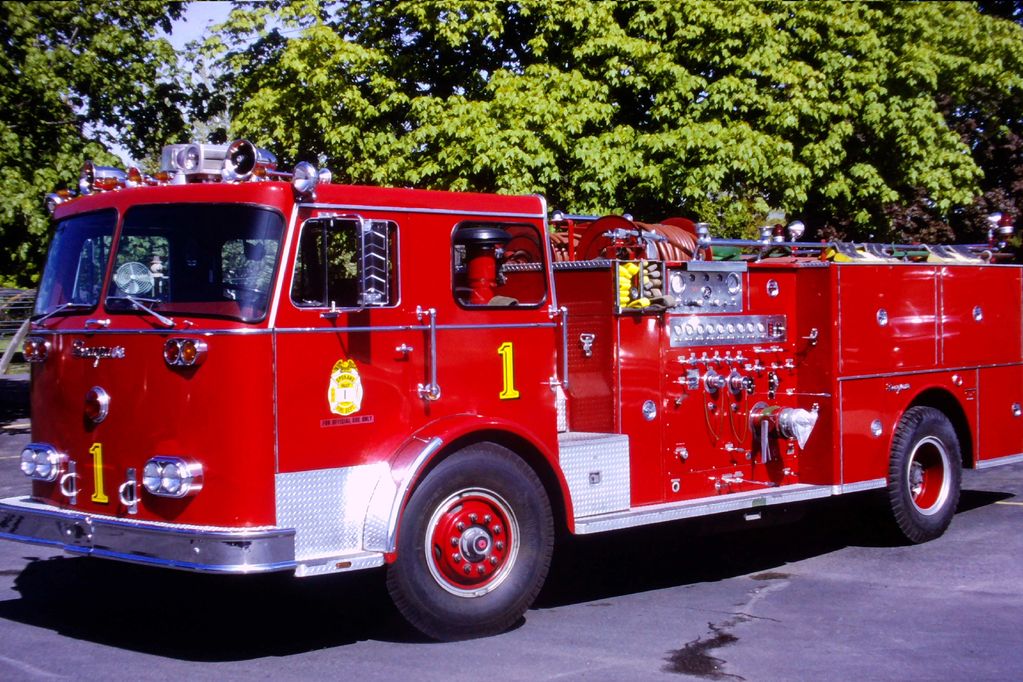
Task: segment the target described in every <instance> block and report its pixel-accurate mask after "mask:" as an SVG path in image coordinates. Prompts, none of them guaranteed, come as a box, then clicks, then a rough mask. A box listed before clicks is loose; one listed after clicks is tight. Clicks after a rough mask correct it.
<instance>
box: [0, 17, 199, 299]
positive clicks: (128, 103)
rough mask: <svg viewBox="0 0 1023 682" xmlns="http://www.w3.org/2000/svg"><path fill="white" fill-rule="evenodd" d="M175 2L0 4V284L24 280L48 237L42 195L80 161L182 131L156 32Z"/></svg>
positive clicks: (170, 71)
mask: <svg viewBox="0 0 1023 682" xmlns="http://www.w3.org/2000/svg"><path fill="white" fill-rule="evenodd" d="M184 4H185V3H165V2H161V1H160V0H131V1H126V2H100V1H98V0H79V1H76V2H25V3H19V2H4V3H0V44H2V46H3V55H4V58H3V60H0V239H2V240H3V244H4V245H5V248H4V249H2V250H0V282H3V283H6V284H18V285H29V284H31V283H32V281H33V280H34V279H35V278H36V277H38V271H39V268H40V267H41V266H42V262H43V259H44V255H45V248H46V245H47V244H48V242H49V217H48V216H47V215H46V211H45V209H44V207H43V197H44V196H45V194H46V193H47V192H50V191H52V190H53V189H55V188H56V187H58V186H59V185H61V184H62V183H63V184H65V185H66V184H68V183H69V181H71V180H72V179H74V178H77V176H78V172H79V169H80V168H81V166H82V163H83V162H84V161H85V160H86V159H90V158H91V159H94V160H95V161H96V162H97V163H111V162H116V161H117V160H116V159H115V157H113V155H111V154H110V152H109V151H108V150H109V148H110V145H111V143H112V142H113V141H114V140H115V139H116V141H117V142H119V143H120V144H121V145H123V146H124V147H125V148H126V149H128V150H129V151H130V152H131V153H132V154H133V155H135V156H136V157H137V158H142V157H143V156H146V155H147V154H150V155H151V154H153V153H154V152H155V150H156V149H158V148H159V146H160V145H161V144H163V142H164V141H165V140H166V139H168V138H171V137H177V136H179V135H180V134H181V132H182V130H183V129H184V120H183V116H182V114H181V109H182V103H183V102H184V94H183V92H182V90H181V88H180V87H179V86H178V85H177V84H176V79H175V75H174V66H175V64H176V58H175V54H174V50H173V48H172V47H171V46H170V44H169V43H168V42H167V41H166V40H164V39H162V38H160V37H159V31H160V30H161V29H162V30H164V31H169V30H170V28H171V24H170V22H171V20H172V19H174V18H177V17H179V16H180V15H181V13H182V10H183V6H184Z"/></svg>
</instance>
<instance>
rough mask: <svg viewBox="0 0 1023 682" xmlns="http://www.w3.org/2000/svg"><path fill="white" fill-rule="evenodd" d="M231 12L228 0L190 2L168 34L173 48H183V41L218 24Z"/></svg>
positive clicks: (191, 38)
mask: <svg viewBox="0 0 1023 682" xmlns="http://www.w3.org/2000/svg"><path fill="white" fill-rule="evenodd" d="M230 13H231V3H230V2H192V3H189V4H188V6H187V7H186V8H185V15H184V18H182V19H181V20H179V21H175V22H174V25H173V32H172V33H171V35H170V36H168V40H170V42H171V45H173V46H174V48H175V49H177V50H181V49H184V47H185V43H187V42H189V41H190V40H195V39H196V38H198V37H199V36H200V35H202V32H203V30H205V29H206V28H209V27H210V26H213V25H214V24H219V23H221V22H222V21H224V20H225V19H227V15H228V14H230Z"/></svg>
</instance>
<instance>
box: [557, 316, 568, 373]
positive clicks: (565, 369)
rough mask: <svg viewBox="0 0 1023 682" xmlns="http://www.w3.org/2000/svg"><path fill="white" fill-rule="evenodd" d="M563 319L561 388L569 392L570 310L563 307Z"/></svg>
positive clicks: (561, 323) (561, 324)
mask: <svg viewBox="0 0 1023 682" xmlns="http://www.w3.org/2000/svg"><path fill="white" fill-rule="evenodd" d="M558 315H559V316H560V318H561V322H560V326H561V388H562V390H565V391H567V390H568V387H569V381H568V308H567V307H565V306H562V307H561V308H559V309H558Z"/></svg>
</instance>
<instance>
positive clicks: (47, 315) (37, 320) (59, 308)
mask: <svg viewBox="0 0 1023 682" xmlns="http://www.w3.org/2000/svg"><path fill="white" fill-rule="evenodd" d="M93 305H94V304H92V303H75V302H74V301H68V302H67V303H61V304H60V305H59V306H57V307H56V308H54V309H53V310H51V311H50V312H48V313H45V314H43V315H40V316H39V317H33V318H32V324H42V323H43V322H45V321H46V320H48V319H50V318H51V317H53V316H54V315H56V314H57V313H62V312H64V311H65V310H74V309H75V308H92V307H93Z"/></svg>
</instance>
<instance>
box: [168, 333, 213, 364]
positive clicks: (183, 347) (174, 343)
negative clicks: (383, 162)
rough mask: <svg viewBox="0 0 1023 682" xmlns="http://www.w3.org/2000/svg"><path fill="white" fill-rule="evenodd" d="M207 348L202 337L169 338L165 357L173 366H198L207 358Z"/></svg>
mask: <svg viewBox="0 0 1023 682" xmlns="http://www.w3.org/2000/svg"><path fill="white" fill-rule="evenodd" d="M207 350H208V346H207V344H206V342H205V341H203V340H202V339H167V342H166V343H165V344H163V359H164V361H166V363H167V364H168V365H169V366H171V367H198V366H199V365H201V364H202V363H203V362H204V361H205V360H206V353H207Z"/></svg>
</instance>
